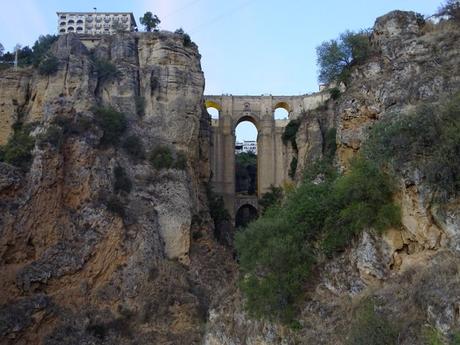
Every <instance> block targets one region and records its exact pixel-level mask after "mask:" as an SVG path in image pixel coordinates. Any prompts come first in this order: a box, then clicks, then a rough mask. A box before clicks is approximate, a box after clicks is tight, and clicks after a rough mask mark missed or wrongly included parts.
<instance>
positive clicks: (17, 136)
mask: <svg viewBox="0 0 460 345" xmlns="http://www.w3.org/2000/svg"><path fill="white" fill-rule="evenodd" d="M13 129H14V132H13V135H12V136H11V137H10V139H9V140H8V143H7V144H6V145H4V146H0V162H5V163H8V164H11V165H14V166H17V167H19V168H21V169H22V170H23V171H26V170H28V169H29V166H30V164H31V161H32V149H33V148H34V146H35V139H34V138H33V137H32V136H30V131H31V129H32V126H31V125H23V124H22V123H19V122H18V123H16V124H15V125H14V127H13Z"/></svg>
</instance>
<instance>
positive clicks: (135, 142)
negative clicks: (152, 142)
mask: <svg viewBox="0 0 460 345" xmlns="http://www.w3.org/2000/svg"><path fill="white" fill-rule="evenodd" d="M123 148H124V149H125V151H126V152H127V153H128V154H129V155H130V156H131V157H133V158H137V159H144V158H145V150H144V145H143V144H142V141H141V139H140V138H139V137H138V136H137V135H130V136H129V137H127V138H126V139H125V140H124V141H123Z"/></svg>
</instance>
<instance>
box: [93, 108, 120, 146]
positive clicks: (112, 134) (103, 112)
mask: <svg viewBox="0 0 460 345" xmlns="http://www.w3.org/2000/svg"><path fill="white" fill-rule="evenodd" d="M93 112H94V115H96V119H97V121H98V123H99V126H100V128H101V129H102V130H103V131H104V135H103V136H102V138H101V145H103V146H108V145H118V144H119V142H120V138H121V135H122V134H123V133H124V132H125V130H126V128H127V126H128V124H127V121H126V117H125V115H124V114H123V113H120V112H118V111H116V110H115V109H113V108H104V107H96V108H95V109H93Z"/></svg>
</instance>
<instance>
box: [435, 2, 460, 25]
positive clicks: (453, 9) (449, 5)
mask: <svg viewBox="0 0 460 345" xmlns="http://www.w3.org/2000/svg"><path fill="white" fill-rule="evenodd" d="M436 16H437V17H443V16H447V17H449V18H450V19H453V20H455V21H460V1H459V0H446V2H445V3H444V4H443V5H442V6H441V8H439V10H438V12H437V13H436Z"/></svg>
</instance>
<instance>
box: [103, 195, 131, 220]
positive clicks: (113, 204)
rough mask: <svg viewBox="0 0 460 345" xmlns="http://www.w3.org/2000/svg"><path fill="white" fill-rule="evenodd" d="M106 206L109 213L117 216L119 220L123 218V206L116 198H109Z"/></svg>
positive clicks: (113, 196)
mask: <svg viewBox="0 0 460 345" xmlns="http://www.w3.org/2000/svg"><path fill="white" fill-rule="evenodd" d="M106 206H107V209H108V210H109V211H110V212H112V213H115V214H117V215H119V216H120V217H121V218H124V217H125V214H126V212H125V206H124V205H123V203H122V202H121V200H120V199H119V198H118V197H117V196H115V195H112V196H110V197H109V198H108V199H107V201H106Z"/></svg>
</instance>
